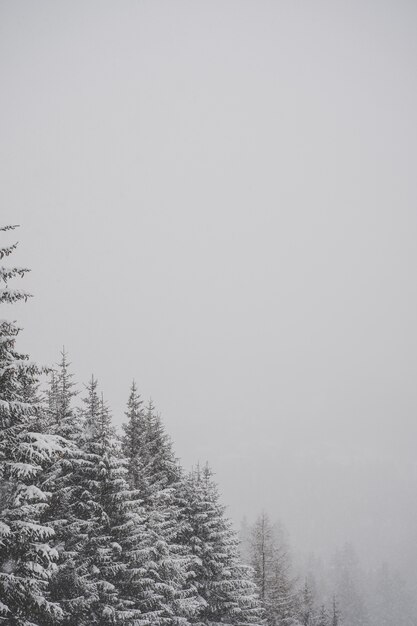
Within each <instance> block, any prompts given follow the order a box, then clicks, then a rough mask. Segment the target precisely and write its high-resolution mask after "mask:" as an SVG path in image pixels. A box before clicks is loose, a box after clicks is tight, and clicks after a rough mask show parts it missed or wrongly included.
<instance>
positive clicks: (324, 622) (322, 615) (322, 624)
mask: <svg viewBox="0 0 417 626" xmlns="http://www.w3.org/2000/svg"><path fill="white" fill-rule="evenodd" d="M316 623H317V626H330V617H329V614H328V612H327V609H326V607H325V605H324V604H322V605H321V607H320V611H319V614H318V617H317V622H316ZM335 626H337V625H335Z"/></svg>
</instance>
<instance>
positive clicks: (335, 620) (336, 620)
mask: <svg viewBox="0 0 417 626" xmlns="http://www.w3.org/2000/svg"><path fill="white" fill-rule="evenodd" d="M339 624H340V611H339V606H338V604H337V602H336V597H335V596H333V603H332V619H331V625H332V626H339Z"/></svg>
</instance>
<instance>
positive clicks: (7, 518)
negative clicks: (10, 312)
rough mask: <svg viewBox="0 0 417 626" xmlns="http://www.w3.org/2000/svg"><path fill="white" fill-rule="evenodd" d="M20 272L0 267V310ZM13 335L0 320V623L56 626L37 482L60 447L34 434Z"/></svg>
mask: <svg viewBox="0 0 417 626" xmlns="http://www.w3.org/2000/svg"><path fill="white" fill-rule="evenodd" d="M13 228H14V227H5V228H2V229H0V230H1V232H3V233H4V232H5V231H8V230H13ZM15 248H16V244H13V245H11V246H8V247H3V248H0V259H3V258H5V257H7V256H9V254H10V253H12V252H13V250H14V249H15ZM27 271H28V270H26V269H24V268H19V267H0V281H1V282H2V283H3V284H4V287H3V288H2V289H1V290H0V303H1V305H2V308H3V309H4V307H5V305H8V304H12V303H14V302H18V301H21V300H26V299H27V298H28V294H27V293H26V292H24V291H22V290H20V289H10V288H9V286H8V282H9V280H11V279H13V278H16V277H19V276H20V277H22V276H24V275H25V273H26V272H27ZM19 330H20V329H19V328H18V327H17V326H16V325H15V324H14V323H13V322H10V321H7V320H4V319H3V320H1V321H0V481H1V484H2V491H1V502H0V622H1V623H3V624H7V625H10V626H29V624H30V625H31V626H34V625H38V626H48V625H49V624H56V623H58V622H59V621H60V619H61V617H62V611H61V609H60V607H59V606H58V605H57V604H56V603H54V602H51V601H50V598H49V591H48V581H49V579H50V576H51V574H52V573H53V571H54V567H55V561H56V560H57V556H58V555H57V552H56V550H55V549H54V548H53V547H52V545H51V540H52V539H53V536H54V531H53V529H52V528H51V527H50V526H48V525H46V524H42V523H41V518H42V516H43V514H44V512H45V510H46V509H47V508H48V500H49V498H50V494H49V493H47V492H46V491H44V490H42V488H41V486H40V476H41V474H42V471H43V470H44V469H45V468H47V466H48V465H49V463H50V462H51V460H52V459H53V458H54V456H55V455H56V454H59V453H60V451H61V446H60V444H59V441H58V440H57V439H56V438H54V437H52V436H49V435H46V434H44V433H40V432H39V430H36V428H37V426H38V420H39V410H40V409H39V405H38V403H37V402H36V386H37V384H38V376H39V374H40V370H39V368H38V367H37V366H36V364H34V363H32V362H30V361H29V360H28V357H27V355H22V354H20V353H19V352H17V351H16V347H15V343H16V338H17V335H18V333H19ZM31 386H32V392H29V388H30V387H31Z"/></svg>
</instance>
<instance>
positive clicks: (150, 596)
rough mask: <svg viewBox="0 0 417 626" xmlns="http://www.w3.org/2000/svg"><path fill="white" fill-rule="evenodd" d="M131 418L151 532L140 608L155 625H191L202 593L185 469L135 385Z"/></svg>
mask: <svg viewBox="0 0 417 626" xmlns="http://www.w3.org/2000/svg"><path fill="white" fill-rule="evenodd" d="M126 417H127V423H126V424H125V425H124V437H123V439H122V447H123V451H124V454H125V456H126V459H127V465H128V469H129V480H130V484H131V487H132V488H133V489H134V490H136V493H137V494H138V496H137V497H138V498H140V500H141V502H142V503H143V505H144V509H145V515H146V527H147V535H146V536H145V538H144V541H143V542H142V544H141V547H140V549H139V551H138V554H139V560H138V564H137V567H136V569H138V568H142V582H141V581H140V578H138V576H136V578H135V581H136V582H135V584H136V587H137V602H136V606H138V607H139V608H140V610H141V611H143V612H144V613H145V614H146V613H147V612H150V613H151V615H152V619H151V623H152V624H167V625H169V626H171V625H173V624H183V623H185V624H186V623H188V622H187V620H188V618H189V616H190V615H193V614H194V613H195V610H196V608H195V597H196V593H195V589H194V586H193V585H192V583H191V581H190V554H189V547H188V546H187V545H186V544H184V543H182V542H181V538H182V536H183V532H182V525H183V518H182V517H181V513H180V511H181V503H182V501H181V497H182V495H181V494H182V491H181V486H182V475H181V469H180V467H179V464H178V462H177V460H176V459H175V456H174V453H173V450H172V444H171V441H170V440H169V437H168V436H167V435H166V433H165V431H164V428H163V425H162V422H161V419H160V417H159V416H158V415H157V414H156V413H155V408H154V406H153V404H152V402H150V403H149V404H148V406H147V408H146V409H144V407H143V403H142V400H141V398H140V396H139V394H138V392H137V388H136V385H135V383H133V384H132V387H131V390H130V395H129V400H128V406H127V411H126ZM145 554H147V557H146V558H145Z"/></svg>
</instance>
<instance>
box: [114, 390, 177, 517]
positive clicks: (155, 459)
mask: <svg viewBox="0 0 417 626" xmlns="http://www.w3.org/2000/svg"><path fill="white" fill-rule="evenodd" d="M126 417H127V422H126V423H125V424H124V425H123V429H124V433H125V434H124V437H123V439H122V441H123V452H124V454H125V456H126V458H127V460H128V468H129V477H130V481H131V484H132V487H133V488H134V489H138V490H139V491H140V493H141V496H142V499H143V500H144V502H145V504H148V505H150V504H151V501H152V498H153V497H154V496H155V495H156V494H158V492H160V491H161V490H163V489H165V488H167V487H171V486H172V485H173V484H175V483H177V482H178V481H179V480H180V478H181V470H180V467H179V464H178V461H177V459H176V458H175V455H174V452H173V448H172V443H171V440H170V438H169V437H168V435H167V434H166V432H165V429H164V426H163V424H162V421H161V418H160V416H159V415H158V414H157V413H156V411H155V407H154V405H153V403H152V400H151V401H150V402H149V404H148V406H147V407H146V409H145V408H144V407H143V401H142V400H141V397H140V395H139V394H138V391H137V387H136V384H135V382H133V383H132V386H131V389H130V395H129V399H128V404H127V411H126Z"/></svg>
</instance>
